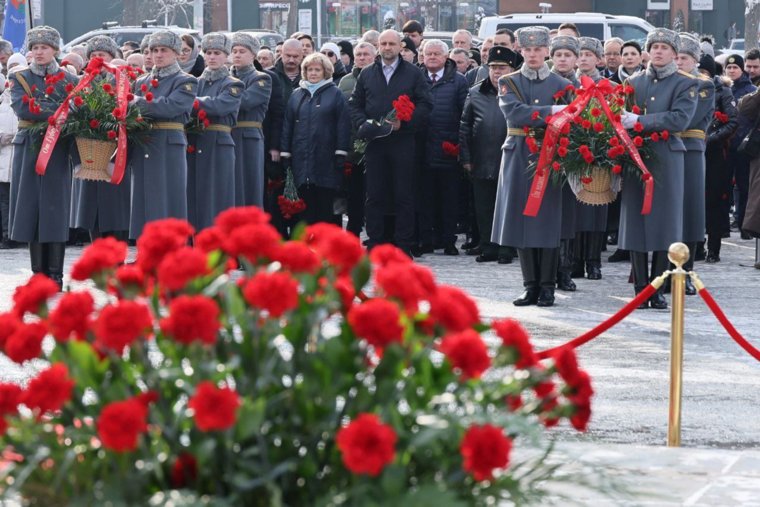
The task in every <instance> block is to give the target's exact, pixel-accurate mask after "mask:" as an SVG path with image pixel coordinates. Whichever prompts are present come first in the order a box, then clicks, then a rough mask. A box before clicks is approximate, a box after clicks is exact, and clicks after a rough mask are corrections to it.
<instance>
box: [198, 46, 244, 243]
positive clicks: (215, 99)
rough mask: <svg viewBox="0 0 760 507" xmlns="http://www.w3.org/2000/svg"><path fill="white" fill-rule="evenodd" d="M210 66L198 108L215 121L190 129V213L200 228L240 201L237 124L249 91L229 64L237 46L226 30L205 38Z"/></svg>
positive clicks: (202, 80)
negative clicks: (234, 134) (237, 196)
mask: <svg viewBox="0 0 760 507" xmlns="http://www.w3.org/2000/svg"><path fill="white" fill-rule="evenodd" d="M201 49H202V50H203V53H204V55H205V57H206V58H205V60H206V68H205V70H204V71H203V73H202V74H201V77H200V78H199V79H198V98H197V99H196V101H197V102H196V104H197V107H198V113H200V112H201V111H204V112H205V114H206V119H207V120H208V121H209V122H210V123H209V125H208V126H206V127H205V129H204V130H203V132H201V133H197V134H188V136H187V137H188V139H187V142H188V143H189V146H192V147H193V149H188V153H187V216H188V220H189V222H190V223H191V224H192V225H193V227H195V230H196V231H200V230H201V229H205V228H206V227H209V226H211V225H212V224H213V222H214V218H215V217H216V215H218V214H219V213H220V212H222V211H224V210H226V209H228V208H232V207H234V206H235V143H234V142H233V140H232V127H233V126H234V125H235V121H236V118H237V114H238V108H239V107H240V98H241V97H242V95H243V83H242V82H241V81H240V80H239V79H237V78H234V77H232V76H230V73H229V71H228V70H227V67H226V66H225V63H226V60H227V57H228V56H229V54H230V51H231V49H232V46H231V41H230V40H229V39H228V38H227V37H226V36H225V35H224V34H221V33H209V34H206V35H205V36H204V37H203V40H202V42H201Z"/></svg>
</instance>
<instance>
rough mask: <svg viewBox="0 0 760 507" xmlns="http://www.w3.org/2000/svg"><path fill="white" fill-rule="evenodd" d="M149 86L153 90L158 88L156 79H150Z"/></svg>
mask: <svg viewBox="0 0 760 507" xmlns="http://www.w3.org/2000/svg"><path fill="white" fill-rule="evenodd" d="M150 85H151V86H152V87H153V88H158V79H151V81H150Z"/></svg>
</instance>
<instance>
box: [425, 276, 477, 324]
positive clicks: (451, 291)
mask: <svg viewBox="0 0 760 507" xmlns="http://www.w3.org/2000/svg"><path fill="white" fill-rule="evenodd" d="M430 315H431V316H433V318H435V319H436V320H437V321H438V322H439V323H441V324H442V325H443V327H445V328H446V329H447V330H448V331H449V332H457V331H464V330H465V329H468V328H471V327H472V326H474V325H475V324H477V323H478V322H480V312H478V306H477V305H476V304H475V301H473V300H472V299H471V298H470V297H469V296H468V295H467V294H465V293H464V292H463V291H462V290H461V289H458V288H457V287H451V286H449V285H441V286H439V287H438V290H437V291H436V292H435V295H434V296H433V297H432V298H430Z"/></svg>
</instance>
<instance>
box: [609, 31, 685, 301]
mask: <svg viewBox="0 0 760 507" xmlns="http://www.w3.org/2000/svg"><path fill="white" fill-rule="evenodd" d="M646 46H647V51H648V52H649V54H650V55H651V61H650V63H649V65H648V66H647V69H646V71H645V72H641V73H639V74H635V75H634V76H632V77H631V78H629V79H628V81H627V84H629V85H631V86H632V87H633V88H634V94H633V103H634V104H636V105H637V106H638V107H639V108H640V109H641V115H637V114H634V113H630V112H626V113H625V114H624V115H623V118H622V123H623V126H624V127H625V128H629V129H630V128H633V127H634V125H635V124H636V123H637V122H639V123H641V125H642V126H643V128H644V130H643V132H642V134H641V135H649V134H651V133H652V132H661V131H663V130H667V131H668V132H669V133H672V134H675V133H677V132H682V131H683V130H685V129H686V128H687V127H688V126H689V123H690V122H691V118H692V116H693V115H694V111H695V110H696V107H697V79H696V78H695V77H694V76H692V75H691V74H686V73H683V72H679V71H678V68H677V67H676V63H675V59H676V55H677V53H678V49H679V47H680V45H679V40H678V34H676V33H675V32H673V31H672V30H668V29H665V28H657V29H655V30H653V31H651V32H649V35H648V36H647V44H646ZM653 149H654V151H655V153H656V157H655V159H653V160H648V161H646V160H645V163H647V167H648V168H649V170H650V171H651V173H652V177H653V178H654V197H653V199H652V211H651V213H650V214H648V215H642V214H641V206H642V203H643V200H644V186H643V184H642V183H641V180H640V178H638V177H634V176H631V175H626V177H625V178H624V181H623V190H622V193H621V196H622V199H621V210H620V233H619V240H620V243H619V244H620V247H621V248H623V249H625V250H630V251H631V265H632V268H633V283H634V287H635V290H636V292H637V293H638V292H640V291H642V290H644V287H646V285H647V283H648V282H649V281H651V280H652V279H654V277H656V276H659V275H661V274H662V272H663V271H665V270H666V269H667V267H668V257H667V250H668V247H669V246H670V245H671V243H673V242H675V241H681V239H683V194H684V166H683V164H684V152H685V151H686V147H685V146H684V144H683V140H682V139H681V138H680V137H678V136H676V135H671V136H670V137H669V138H668V140H667V141H664V142H659V143H655V144H654V145H653ZM648 252H653V253H652V266H651V270H650V269H649V261H648ZM649 306H650V307H652V308H658V309H664V308H667V306H668V304H667V302H666V301H665V298H664V297H663V295H662V288H661V289H660V290H659V291H658V292H657V293H655V294H654V295H653V296H652V297H651V298H650V300H649ZM641 307H642V308H646V304H643V305H642V306H641Z"/></svg>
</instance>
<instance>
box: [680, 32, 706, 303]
mask: <svg viewBox="0 0 760 507" xmlns="http://www.w3.org/2000/svg"><path fill="white" fill-rule="evenodd" d="M678 36H679V42H680V44H681V49H680V51H679V53H678V69H679V70H681V71H683V72H686V73H688V74H691V75H693V76H694V77H696V78H697V110H696V112H695V113H694V116H693V117H692V118H691V122H690V123H689V127H688V129H686V130H685V131H683V132H681V133H680V134H676V135H679V136H680V137H681V139H682V140H683V144H684V146H686V152H685V153H684V195H683V238H682V241H683V242H684V243H686V245H687V246H688V247H689V251H690V252H691V256H690V257H689V261H688V262H687V263H686V264H684V269H686V270H687V271H691V269H692V268H693V267H694V256H695V255H696V252H697V243H699V242H700V241H704V240H705V197H704V196H705V147H706V142H705V139H706V135H705V131H706V130H707V126H708V125H709V124H710V123H711V122H712V119H713V113H714V112H715V85H714V84H713V82H712V80H711V79H710V78H709V77H707V76H705V75H703V74H702V73H701V72H699V70H698V68H697V66H698V63H699V58H700V56H701V50H700V48H699V40H697V39H696V38H695V37H693V36H692V35H690V34H685V33H681V34H678ZM696 293H697V290H696V289H695V288H694V285H693V284H692V283H691V278H690V277H686V294H689V295H694V294H696Z"/></svg>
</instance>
